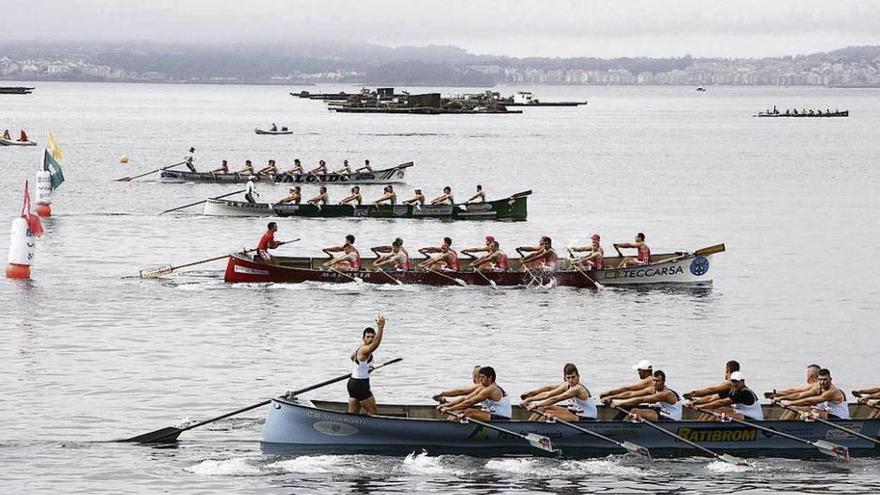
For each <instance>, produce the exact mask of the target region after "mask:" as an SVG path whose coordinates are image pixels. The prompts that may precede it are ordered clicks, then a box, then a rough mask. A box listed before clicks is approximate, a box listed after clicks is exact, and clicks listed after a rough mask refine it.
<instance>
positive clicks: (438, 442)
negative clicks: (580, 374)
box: [261, 398, 880, 458]
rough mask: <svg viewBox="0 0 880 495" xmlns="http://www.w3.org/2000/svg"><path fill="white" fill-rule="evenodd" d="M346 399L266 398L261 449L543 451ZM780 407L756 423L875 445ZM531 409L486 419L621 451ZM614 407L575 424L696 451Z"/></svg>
mask: <svg viewBox="0 0 880 495" xmlns="http://www.w3.org/2000/svg"><path fill="white" fill-rule="evenodd" d="M346 407H347V404H345V403H342V402H329V401H317V400H315V401H308V400H299V399H294V400H288V399H284V398H278V399H275V400H273V401H272V403H271V405H270V407H269V410H268V413H267V415H266V422H265V424H264V425H263V435H262V438H261V449H262V450H263V452H264V453H267V454H307V453H324V454H343V453H382V454H394V453H397V454H408V453H410V452H413V451H415V452H419V451H422V450H425V451H427V452H428V453H430V454H447V453H449V454H459V455H477V456H499V455H522V454H526V455H529V454H530V455H541V454H542V452H541V451H538V450H536V449H534V448H531V447H530V446H529V443H528V442H524V441H522V440H521V439H519V438H516V437H513V436H511V435H508V434H505V433H499V432H497V431H495V430H490V429H488V428H485V427H483V426H481V425H478V424H474V423H465V424H462V423H458V422H453V421H447V420H446V418H445V415H443V414H441V413H439V412H438V411H437V410H436V409H435V408H434V406H431V405H386V404H382V405H379V408H378V413H379V414H378V415H377V416H362V415H354V414H347V413H346V412H345V410H346ZM782 412H783V411H782V410H781V409H780V408H778V407H773V406H764V415H765V418H767V419H766V420H764V421H756V423H757V424H759V425H761V426H765V427H769V428H772V429H774V430H777V431H780V432H782V433H788V434H791V435H795V436H798V437H801V438H804V439H806V440H809V441H812V442H815V441H818V440H824V441H830V442H834V443H835V444H839V445H842V446H844V447H848V448H849V451H850V455H853V456H877V455H880V449H878V448H876V447H874V445H875V444H873V443H871V442H869V441H868V440H865V439H862V438H859V437H856V436H854V435H850V434H848V433H845V432H843V431H840V430H837V429H834V428H832V427H830V426H828V425H825V424H822V423H820V422H817V421H811V422H804V421H779V420H777V419H776V418H778V417H779V415H780V414H781V413H782ZM850 412H851V415H852V417H853V418H866V417H867V415H868V413H869V412H870V411H869V409H868V406H862V405H857V404H850ZM528 414H529V412H528V411H526V410H524V409H522V408H519V407H516V406H515V407H514V408H513V420H510V421H492V424H494V425H497V426H500V427H502V428H505V429H508V430H511V431H513V432H514V433H518V434H522V435H528V434H530V433H533V434H537V435H543V436H545V437H548V438H550V439H551V441H552V442H553V447H554V448H556V449H561V451H562V452H561V455H562V456H565V457H573V458H587V457H604V456H607V455H610V454H624V453H626V452H625V451H624V450H623V449H622V448H619V447H618V446H617V445H615V444H612V443H610V442H606V441H603V440H601V439H598V438H595V437H593V436H590V435H585V434H583V433H581V432H579V431H576V430H574V429H572V428H569V427H567V426H565V425H563V424H560V423H546V422H533V421H527V418H528ZM615 414H616V411H614V410H613V409H609V408H606V407H604V406H600V407H599V420H598V421H582V422H579V423H577V425H578V426H580V427H583V428H587V429H589V430H591V431H593V432H596V433H600V434H602V435H605V436H607V437H610V438H612V439H614V440H617V441H620V442H623V441H629V442H633V443H636V444H638V445H641V446H644V447H646V448H647V449H648V450H650V452H651V455H652V456H654V457H681V456H691V455H702V453H701V452H699V451H697V450H696V449H694V448H693V447H690V446H688V445H686V444H685V443H683V442H679V441H677V440H676V439H674V438H671V437H669V436H666V435H664V434H662V433H660V432H658V431H657V430H655V429H653V428H651V427H650V426H648V425H644V424H638V423H631V422H628V421H614V420H613V419H612V418H613V417H614V415H615ZM833 422H834V423H835V424H838V425H840V426H843V427H845V428H849V429H851V430H854V431H856V432H859V433H862V434H864V435H867V436H869V437H872V438H876V437H877V436H878V434H880V419H850V420H833ZM656 424H657V425H659V426H661V427H662V428H665V429H667V430H669V431H671V432H673V433H675V434H677V435H680V436H682V437H684V438H685V439H687V440H690V441H692V442H695V443H697V444H699V445H701V446H703V447H706V448H709V449H711V450H713V451H716V452H719V453H728V454H733V455H741V456H755V457H791V458H815V457H821V456H822V454H821V453H819V450H818V449H816V448H814V447H812V446H809V445H805V444H803V443H800V442H795V441H792V440H790V439H785V438H783V437H780V436H778V435H772V434H767V433H764V432H762V431H759V430H757V429H755V428H750V427H748V426H743V425H740V424H737V423H722V422H715V421H695V417H694V413H693V412H692V411H691V410H688V409H686V410H685V412H684V420H683V421H661V422H658V423H656Z"/></svg>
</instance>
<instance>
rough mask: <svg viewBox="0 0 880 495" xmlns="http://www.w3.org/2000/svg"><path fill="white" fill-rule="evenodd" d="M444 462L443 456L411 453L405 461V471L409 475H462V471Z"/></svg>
mask: <svg viewBox="0 0 880 495" xmlns="http://www.w3.org/2000/svg"><path fill="white" fill-rule="evenodd" d="M443 461H444V459H443V456H437V457H434V456H429V455H428V454H427V453H426V452H420V453H418V454H417V453H415V452H411V453H409V454H408V455H407V456H406V457H405V458H404V459H403V469H404V470H405V471H406V472H407V473H409V474H453V475H459V474H462V471H460V470H456V469H453V468H451V467H450V466H447V465H444V464H445V463H444V462H443Z"/></svg>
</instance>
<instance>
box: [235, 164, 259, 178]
mask: <svg viewBox="0 0 880 495" xmlns="http://www.w3.org/2000/svg"><path fill="white" fill-rule="evenodd" d="M236 173H237V174H250V175H254V174H256V172H255V171H254V164H253V163H251V161H250V160H245V161H244V168H243V169H241V170H239V171H238V172H236Z"/></svg>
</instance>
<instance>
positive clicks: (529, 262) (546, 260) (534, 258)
mask: <svg viewBox="0 0 880 495" xmlns="http://www.w3.org/2000/svg"><path fill="white" fill-rule="evenodd" d="M516 251H517V252H518V253H520V255H522V253H524V252H525V253H532V254H530V255H528V256H525V257H524V258H523V259H522V266H523V271H526V270H542V271H547V272H552V271H554V270H556V268H557V266H558V265H559V256H558V255H557V254H556V251H554V250H553V240H552V239H550V238H549V237H547V236H543V237H541V240H540V241H538V245H537V246H520V247H518V248H516Z"/></svg>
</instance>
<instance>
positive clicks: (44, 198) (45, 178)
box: [35, 170, 52, 217]
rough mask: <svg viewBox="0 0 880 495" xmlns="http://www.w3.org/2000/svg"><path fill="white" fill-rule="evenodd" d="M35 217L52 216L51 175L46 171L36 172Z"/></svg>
mask: <svg viewBox="0 0 880 495" xmlns="http://www.w3.org/2000/svg"><path fill="white" fill-rule="evenodd" d="M35 211H36V212H37V215H40V216H41V217H48V216H51V215H52V175H51V174H50V173H49V171H48V170H39V171H37V207H36V208H35Z"/></svg>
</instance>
